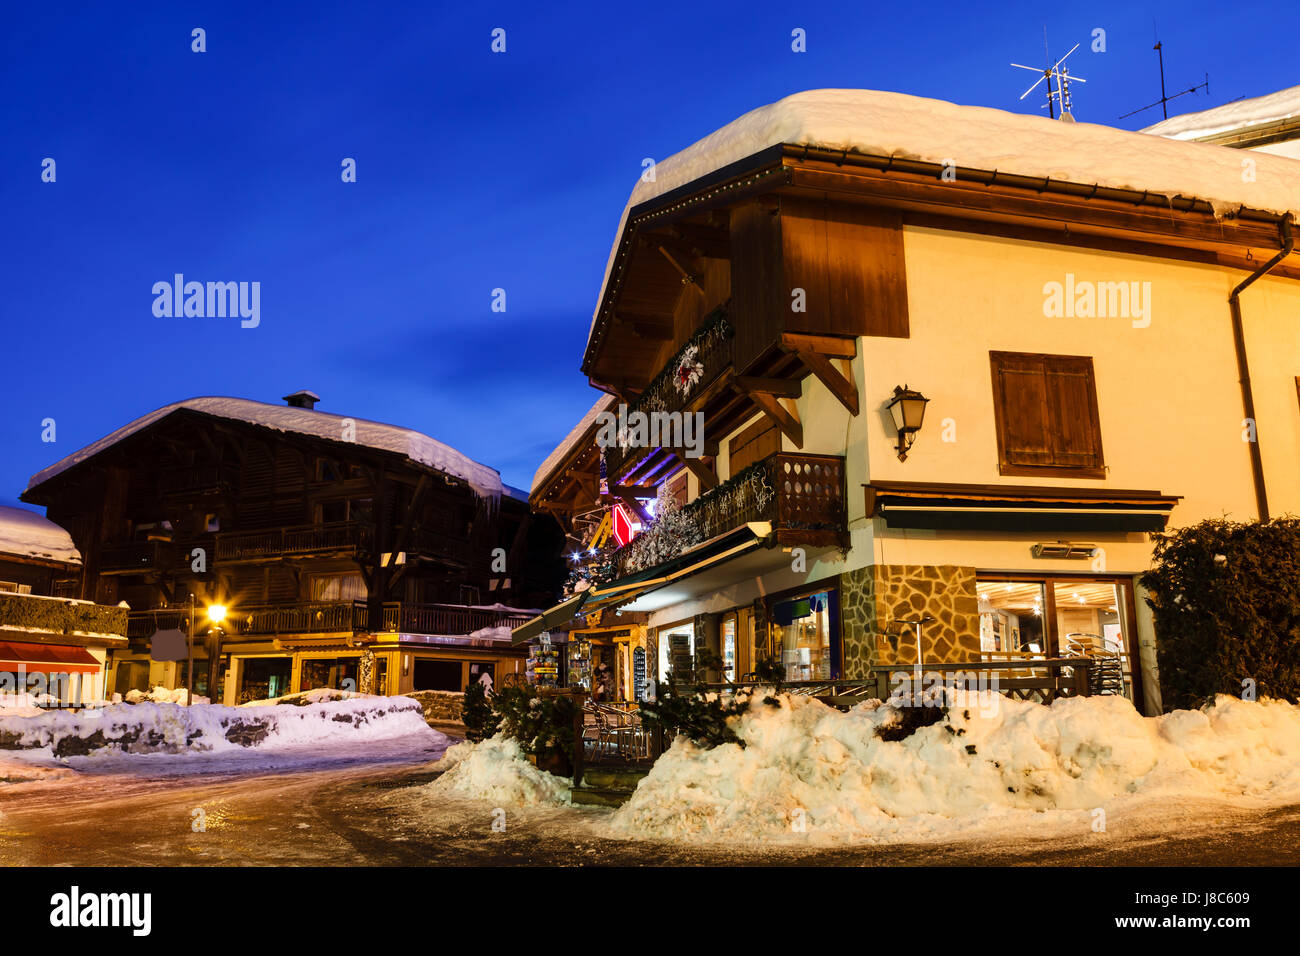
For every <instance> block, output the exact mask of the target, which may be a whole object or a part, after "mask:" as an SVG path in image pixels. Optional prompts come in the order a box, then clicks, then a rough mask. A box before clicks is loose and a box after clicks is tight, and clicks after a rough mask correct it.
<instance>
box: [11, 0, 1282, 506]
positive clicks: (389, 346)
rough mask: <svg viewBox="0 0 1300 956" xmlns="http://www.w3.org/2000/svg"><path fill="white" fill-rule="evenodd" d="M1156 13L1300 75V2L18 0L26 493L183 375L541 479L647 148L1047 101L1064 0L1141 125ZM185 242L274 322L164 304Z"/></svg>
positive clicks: (1154, 83) (1235, 65) (1092, 83)
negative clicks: (200, 313)
mask: <svg viewBox="0 0 1300 956" xmlns="http://www.w3.org/2000/svg"><path fill="white" fill-rule="evenodd" d="M1288 11H1289V12H1288ZM1045 17H1050V19H1047V20H1046V23H1045V20H1044V18H1045ZM1153 20H1155V21H1157V22H1158V24H1159V30H1160V36H1161V39H1162V40H1163V41H1164V44H1165V66H1166V71H1167V76H1168V85H1169V88H1170V91H1171V92H1172V91H1173V90H1174V89H1176V88H1180V87H1181V88H1185V87H1186V86H1190V85H1192V84H1194V83H1199V82H1201V80H1202V78H1203V76H1204V74H1205V73H1206V72H1208V73H1209V74H1210V95H1209V96H1208V97H1207V96H1206V95H1205V94H1204V92H1198V93H1196V94H1195V95H1190V96H1185V97H1182V98H1181V99H1179V100H1178V101H1176V103H1175V105H1174V107H1173V108H1172V109H1171V112H1186V111H1191V110H1195V109H1205V108H1207V107H1210V106H1217V105H1219V104H1221V103H1225V102H1227V101H1229V100H1232V99H1236V98H1239V97H1242V96H1256V95H1260V94H1263V93H1268V92H1272V91H1274V90H1277V89H1281V88H1283V87H1286V86H1290V85H1293V84H1295V83H1297V82H1300V78H1298V77H1297V76H1296V74H1295V72H1294V43H1295V37H1296V36H1297V35H1298V34H1300V8H1297V7H1289V6H1288V5H1286V4H1262V3H1261V4H1247V3H1237V4H1231V5H1229V4H1223V3H1213V4H1211V3H1195V2H1190V3H1189V2H1182V3H1159V4H1144V3H1131V2H1125V3H1118V2H1100V3H1095V4H1087V5H1077V4H1075V5H1062V4H1042V3H1018V4H1004V5H1000V6H998V7H996V8H990V7H987V6H985V5H980V4H969V3H962V4H956V3H954V4H950V5H949V4H944V3H918V4H894V5H883V6H882V5H879V4H861V3H853V4H849V3H844V4H817V5H815V6H809V7H805V8H801V7H800V6H799V5H792V4H789V3H771V2H765V0H754V2H750V3H746V4H734V5H731V4H728V5H725V6H724V5H720V4H708V3H701V2H698V0H697V2H690V3H680V2H658V3H654V4H609V3H601V4H595V3H593V4H584V5H581V6H565V5H562V4H561V5H554V4H532V3H529V4H524V3H509V4H506V3H496V4H468V3H466V4H458V5H450V4H442V3H418V4H409V5H403V4H391V5H390V4H382V5H381V4H376V5H366V4H358V3H348V4H342V3H328V2H313V3H300V4H290V3H279V4H265V3H223V4H216V3H212V4H195V5H188V6H187V5H185V4H180V3H131V4H120V3H116V4H95V5H86V9H80V10H73V9H70V8H69V6H68V5H62V4H23V5H12V6H11V7H10V8H9V9H8V10H7V11H6V24H5V29H4V31H3V36H2V37H0V46H2V50H0V52H2V53H3V56H2V57H0V64H2V65H0V70H2V71H3V79H4V82H3V94H2V101H0V138H2V141H3V149H0V209H3V211H4V213H3V222H4V228H3V230H0V262H3V275H4V280H5V290H4V291H5V294H4V298H3V305H2V306H0V308H2V309H3V312H2V315H3V323H4V329H3V338H2V339H0V341H2V342H3V349H4V353H5V361H4V364H3V369H4V377H5V382H4V402H5V405H6V407H5V410H4V414H3V415H2V416H0V503H5V504H14V503H17V496H18V495H19V493H20V492H21V491H22V489H23V488H24V486H25V485H26V482H27V478H28V477H29V476H30V475H31V474H32V473H33V472H35V471H37V470H39V469H41V468H43V467H45V466H46V465H48V464H50V463H52V462H54V461H55V460H57V459H59V458H61V457H63V456H64V455H67V454H70V453H71V452H73V451H75V450H76V449H77V448H79V447H81V446H82V445H84V444H85V443H87V442H90V441H93V440H95V439H97V438H99V437H101V436H103V435H104V434H106V433H108V432H110V431H112V430H113V429H114V428H117V427H118V426H120V425H123V424H125V423H126V422H127V421H129V420H131V419H132V418H135V417H137V416H139V415H142V414H144V413H146V412H148V411H151V410H152V409H154V408H157V407H158V406H160V405H164V404H167V403H168V402H172V401H176V400H179V399H182V398H188V397H191V396H196V395H236V396H241V397H246V398H253V399H257V400H261V401H267V402H272V403H278V402H279V401H280V397H281V396H282V395H285V394H287V393H288V392H290V391H293V390H296V389H299V388H311V389H313V390H315V391H316V392H318V393H319V394H320V395H321V397H322V402H321V404H320V405H319V406H318V407H319V408H320V409H321V410H322V411H330V412H334V413H338V414H344V415H351V416H353V417H358V418H369V419H376V420H380V421H387V422H393V423H395V424H399V425H406V426H410V427H413V428H416V429H419V430H421V431H424V432H427V433H429V434H430V435H433V436H434V437H436V438H439V439H441V440H442V441H444V442H447V443H448V444H451V445H453V446H455V447H457V448H459V449H460V450H462V451H464V452H465V453H467V454H469V455H470V456H472V457H474V458H476V459H477V460H479V461H482V462H484V463H486V464H490V465H492V466H494V467H496V468H498V469H499V470H500V471H501V473H502V475H503V477H504V478H505V480H506V481H507V482H509V483H511V484H514V485H517V486H521V487H523V488H525V489H526V488H527V487H528V485H529V483H530V481H531V478H532V474H533V471H534V469H535V468H536V467H537V465H538V464H539V463H540V462H541V460H542V459H543V458H544V457H545V456H546V454H547V453H548V452H549V451H550V450H551V448H553V447H554V445H555V444H556V443H557V442H558V441H559V440H560V438H561V437H562V436H563V435H564V434H565V433H566V432H567V431H568V430H569V428H570V427H572V425H573V423H574V422H575V421H576V420H577V418H578V417H579V416H580V415H581V414H582V413H583V412H584V411H585V410H586V409H587V407H588V406H589V405H590V404H591V402H592V401H593V400H594V397H595V393H594V392H592V391H591V389H590V388H589V386H588V385H587V383H586V380H585V378H584V377H583V376H582V374H581V373H580V372H579V371H578V368H577V366H578V362H579V360H580V357H581V351H582V347H583V344H584V342H585V338H586V332H587V328H588V324H589V321H590V318H591V313H592V309H593V307H594V305H595V300H596V295H597V292H598V291H599V284H600V279H601V275H602V273H603V270H604V265H605V261H606V257H607V256H608V254H609V248H610V244H611V242H612V241H613V239H614V231H615V228H616V226H617V224H618V220H619V215H620V212H621V211H622V207H623V204H624V202H625V201H626V199H627V196H628V193H629V191H630V190H631V188H632V186H633V184H634V183H635V181H636V178H637V176H638V175H639V174H640V172H641V160H642V158H643V157H647V156H648V157H654V158H656V159H663V158H664V157H666V156H668V155H670V154H672V153H673V152H675V151H677V150H679V149H681V148H683V147H685V146H687V145H689V144H690V143H692V142H694V141H695V140H697V139H699V138H700V137H702V136H704V135H706V134H707V133H709V132H711V131H712V130H714V129H715V128H717V127H719V126H722V125H723V124H725V123H727V122H729V121H730V120H732V119H734V118H735V117H737V116H739V115H740V114H742V113H744V112H746V111H748V110H750V109H752V108H754V107H756V106H760V105H763V104H765V103H769V102H771V101H773V100H776V99H779V98H780V97H782V96H785V95H787V94H790V93H793V92H797V91H799V90H806V89H816V88H821V87H865V88H872V89H881V90H897V91H901V92H906V93H914V94H918V95H922V96H930V97H936V98H941V99H948V100H953V101H955V102H958V103H967V104H975V105H982V106H993V107H1000V108H1004V109H1008V110H1015V111H1020V112H1043V111H1041V110H1039V104H1040V102H1041V100H1040V99H1039V98H1038V97H1037V95H1035V96H1034V97H1033V98H1031V99H1029V100H1026V101H1024V102H1019V101H1018V97H1019V95H1020V93H1021V92H1022V91H1023V90H1024V89H1025V88H1026V87H1027V86H1028V85H1029V84H1030V83H1031V82H1032V81H1033V76H1032V75H1031V74H1028V73H1025V72H1023V71H1020V70H1015V69H1012V68H1011V67H1009V66H1008V63H1009V62H1010V61H1012V60H1015V61H1018V62H1022V63H1023V62H1028V63H1031V64H1038V63H1039V62H1040V61H1041V60H1042V59H1043V27H1044V25H1046V27H1047V30H1048V37H1049V40H1050V41H1051V50H1052V52H1053V54H1054V56H1059V55H1060V54H1061V53H1064V52H1065V51H1066V50H1067V49H1068V48H1069V47H1070V46H1072V45H1073V44H1074V43H1076V42H1080V43H1082V44H1083V46H1082V47H1081V48H1080V50H1079V51H1078V52H1077V53H1075V54H1074V57H1073V58H1072V59H1071V61H1070V62H1071V64H1072V68H1073V71H1074V72H1076V73H1077V74H1078V75H1080V76H1082V77H1084V78H1086V80H1087V83H1086V85H1079V86H1076V87H1075V89H1074V93H1075V115H1076V116H1077V117H1078V118H1079V119H1080V120H1081V121H1093V122H1100V123H1110V124H1115V125H1121V126H1127V127H1129V128H1138V127H1140V126H1143V125H1147V124H1149V123H1152V122H1155V121H1156V120H1158V119H1160V111H1159V109H1158V108H1157V109H1155V110H1152V111H1148V112H1146V113H1144V114H1142V115H1141V116H1138V117H1133V118H1130V119H1128V120H1125V121H1123V122H1118V121H1117V117H1118V116H1119V115H1120V114H1121V113H1124V112H1127V111H1128V110H1130V109H1133V108H1135V107H1138V106H1142V105H1145V104H1146V103H1149V102H1151V101H1153V100H1154V99H1156V98H1157V97H1158V95H1159V76H1158V73H1157V65H1156V55H1155V53H1154V52H1153V51H1152V49H1151V47H1152V43H1153V40H1154V33H1153V29H1154V28H1153ZM194 27H202V28H204V29H205V30H206V31H207V52H206V53H202V54H197V53H192V52H191V51H190V42H191V40H190V31H191V29H192V28H194ZM494 27H503V28H505V30H506V31H507V52H506V53H505V54H503V55H502V54H494V53H492V52H491V50H490V42H491V37H490V33H491V31H492V29H493V28H494ZM795 27H802V28H803V29H804V30H806V31H807V37H808V52H806V53H803V54H796V53H793V52H791V50H790V33H791V30H792V29H794V28H795ZM1096 27H1101V28H1104V29H1105V30H1106V41H1107V51H1106V52H1105V53H1104V54H1099V53H1092V52H1090V51H1089V46H1088V45H1089V38H1090V34H1091V31H1092V30H1093V29H1094V28H1096ZM45 157H52V158H54V159H55V161H56V162H57V182H55V183H53V184H49V183H43V182H42V181H41V162H42V160H43V159H44V158H45ZM344 157H354V158H355V159H356V161H357V180H358V181H357V182H356V183H354V184H344V183H343V182H341V180H340V163H341V161H342V159H343V158H344ZM177 272H180V273H184V274H185V275H186V277H187V278H190V279H196V280H200V281H208V280H212V281H241V280H242V281H259V282H261V288H262V296H261V324H260V326H259V327H258V328H256V329H242V328H240V325H239V321H238V319H219V318H202V319H200V318H188V319H187V318H157V317H155V316H154V315H153V311H152V306H153V295H152V293H151V291H150V290H151V288H152V286H153V284H154V283H155V282H157V281H160V280H168V281H170V280H171V278H172V275H173V274H174V273H177ZM497 287H500V288H504V289H505V290H506V293H507V305H508V309H507V311H506V312H505V313H504V314H502V313H497V312H493V311H492V310H491V307H490V306H491V293H492V290H493V289H494V288H497ZM45 418H53V419H55V421H56V423H57V442H56V443H54V444H46V443H43V442H42V441H41V421H42V419H45Z"/></svg>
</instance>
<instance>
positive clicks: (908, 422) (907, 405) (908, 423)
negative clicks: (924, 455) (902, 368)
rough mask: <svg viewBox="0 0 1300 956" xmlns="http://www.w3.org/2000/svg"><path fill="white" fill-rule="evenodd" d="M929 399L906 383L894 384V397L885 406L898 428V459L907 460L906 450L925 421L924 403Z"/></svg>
mask: <svg viewBox="0 0 1300 956" xmlns="http://www.w3.org/2000/svg"><path fill="white" fill-rule="evenodd" d="M928 401H930V400H929V399H928V398H926V397H925V396H924V395H922V394H921V393H920V392H918V391H916V390H915V389H911V388H908V387H907V386H906V385H901V386H900V385H895V386H894V397H893V399H892V400H891V401H890V403H889V405H887V406H886V407H887V408H888V409H889V414H890V416H891V417H892V418H893V419H894V428H896V429H897V430H898V460H899V461H907V450H908V449H909V448H911V447H912V442H914V441H915V440H916V433H917V432H919V431H920V430H921V425H922V423H924V422H925V405H926V402H928Z"/></svg>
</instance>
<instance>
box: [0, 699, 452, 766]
mask: <svg viewBox="0 0 1300 956" xmlns="http://www.w3.org/2000/svg"><path fill="white" fill-rule="evenodd" d="M407 736H411V737H419V738H421V739H427V740H428V741H429V744H430V746H437V745H441V744H444V743H445V742H446V741H447V738H446V737H445V736H444V735H443V734H440V733H438V732H437V731H435V730H432V729H430V727H429V726H428V725H427V724H426V723H425V722H424V718H423V717H422V716H421V712H420V705H419V704H418V703H417V702H415V701H413V700H410V699H409V698H406V697H361V698H355V699H349V700H341V701H333V702H330V703H322V704H308V705H305V706H302V707H266V708H259V709H256V710H248V709H241V708H237V707H220V706H216V705H213V704H196V705H195V706H193V707H181V706H178V705H176V704H157V703H147V702H142V703H138V704H113V705H110V706H108V707H104V708H103V709H100V710H85V711H77V712H69V711H49V712H44V713H42V714H41V715H40V716H30V717H10V716H0V750H47V751H48V752H49V753H50V754H51V755H53V756H55V757H69V756H80V755H85V754H90V753H95V752H99V751H105V750H108V751H124V752H128V753H194V752H198V753H209V752H211V753H220V752H224V751H232V750H237V749H239V748H253V747H256V748H258V749H259V750H283V749H292V748H295V747H318V746H322V745H334V744H354V743H357V742H359V741H376V740H388V739H392V738H397V737H407Z"/></svg>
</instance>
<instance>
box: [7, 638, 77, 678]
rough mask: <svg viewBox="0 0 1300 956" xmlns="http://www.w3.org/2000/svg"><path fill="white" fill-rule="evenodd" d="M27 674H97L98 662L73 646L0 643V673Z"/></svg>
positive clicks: (15, 642)
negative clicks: (21, 672)
mask: <svg viewBox="0 0 1300 956" xmlns="http://www.w3.org/2000/svg"><path fill="white" fill-rule="evenodd" d="M19 669H21V670H24V671H27V672H28V673H29V674H31V673H44V674H48V673H55V674H98V673H99V670H100V663H99V661H97V660H95V658H94V657H93V656H91V653H90V652H89V651H88V650H86V649H85V648H84V647H77V646H76V645H74V644H27V643H23V642H19V641H0V671H16V670H19Z"/></svg>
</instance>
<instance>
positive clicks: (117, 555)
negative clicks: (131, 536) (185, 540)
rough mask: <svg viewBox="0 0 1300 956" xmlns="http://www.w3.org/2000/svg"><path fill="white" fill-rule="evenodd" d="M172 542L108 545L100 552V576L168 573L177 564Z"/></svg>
mask: <svg viewBox="0 0 1300 956" xmlns="http://www.w3.org/2000/svg"><path fill="white" fill-rule="evenodd" d="M175 553H176V552H175V549H174V548H173V546H172V543H171V542H170V541H121V542H115V543H113V544H106V545H104V547H103V548H101V549H100V552H99V573H100V574H145V573H147V572H150V571H168V570H171V568H172V565H173V564H174V563H175Z"/></svg>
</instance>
